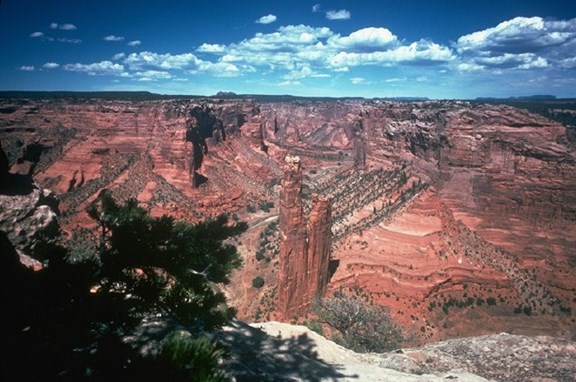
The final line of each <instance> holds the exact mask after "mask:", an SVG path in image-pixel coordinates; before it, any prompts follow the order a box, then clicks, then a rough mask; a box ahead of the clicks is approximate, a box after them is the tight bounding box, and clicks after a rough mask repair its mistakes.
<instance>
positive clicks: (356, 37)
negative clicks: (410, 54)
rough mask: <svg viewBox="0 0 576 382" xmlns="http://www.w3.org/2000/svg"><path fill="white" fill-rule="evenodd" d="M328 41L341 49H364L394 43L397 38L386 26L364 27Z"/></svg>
mask: <svg viewBox="0 0 576 382" xmlns="http://www.w3.org/2000/svg"><path fill="white" fill-rule="evenodd" d="M328 42H329V43H330V44H334V45H335V46H337V47H339V48H343V49H349V50H350V49H351V50H361V51H365V50H377V49H381V48H386V47H389V46H390V45H393V44H396V43H397V42H398V38H397V37H396V36H395V35H393V34H392V32H390V31H389V30H388V29H386V28H364V29H360V30H357V31H355V32H352V33H351V34H350V35H349V36H345V37H340V36H339V35H338V36H333V37H331V38H330V39H329V40H328Z"/></svg>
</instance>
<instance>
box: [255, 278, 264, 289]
mask: <svg viewBox="0 0 576 382" xmlns="http://www.w3.org/2000/svg"><path fill="white" fill-rule="evenodd" d="M252 286H253V287H254V288H258V289H260V288H262V287H263V286H264V279H263V278H262V277H260V276H257V277H255V278H254V279H252Z"/></svg>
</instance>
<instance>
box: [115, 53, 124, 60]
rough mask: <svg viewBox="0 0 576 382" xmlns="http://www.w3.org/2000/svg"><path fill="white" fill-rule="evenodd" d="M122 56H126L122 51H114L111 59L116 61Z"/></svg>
mask: <svg viewBox="0 0 576 382" xmlns="http://www.w3.org/2000/svg"><path fill="white" fill-rule="evenodd" d="M124 57H126V54H124V53H116V54H115V55H114V56H112V59H113V60H114V61H118V60H121V59H123V58H124Z"/></svg>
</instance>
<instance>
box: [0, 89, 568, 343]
mask: <svg viewBox="0 0 576 382" xmlns="http://www.w3.org/2000/svg"><path fill="white" fill-rule="evenodd" d="M132 96H136V97H137V98H138V99H137V100H133V99H131V97H130V94H122V95H121V96H120V95H117V97H116V98H115V97H114V95H110V94H108V95H106V94H85V95H84V96H78V95H76V96H72V95H70V94H62V95H59V96H57V95H53V96H47V95H44V96H42V95H39V96H37V97H15V96H14V97H6V98H2V99H0V141H1V145H2V146H1V147H2V151H3V152H4V153H5V156H0V181H2V182H4V180H5V179H6V177H7V176H9V175H8V174H12V175H14V176H16V175H17V176H23V177H25V176H27V175H28V174H30V175H31V176H32V177H33V178H34V180H35V181H36V182H37V183H38V184H39V185H40V186H41V187H42V188H47V189H51V190H53V191H54V192H55V193H56V194H57V195H58V198H59V199H60V206H59V207H60V211H61V215H60V217H59V220H60V223H61V225H62V227H63V229H64V230H65V231H66V232H71V230H73V229H74V228H75V227H77V226H84V227H88V228H90V227H91V226H92V225H93V222H92V221H91V219H89V218H88V216H87V214H86V212H85V211H86V206H87V205H88V204H89V203H90V202H91V201H92V200H94V198H95V197H96V195H98V193H99V192H100V190H102V189H104V188H106V189H110V190H111V192H112V193H113V195H114V196H115V197H116V198H118V199H121V200H124V199H127V198H129V197H135V198H137V199H138V200H139V201H140V203H141V205H143V206H144V207H146V208H147V209H149V210H150V211H151V213H152V214H153V215H161V214H164V213H167V214H170V215H172V216H175V217H176V218H181V219H186V220H189V221H198V220H201V219H205V218H206V217H210V216H216V215H218V214H220V213H228V214H229V215H230V216H231V218H233V219H238V220H245V221H247V222H248V223H249V225H250V228H249V230H248V231H247V232H246V233H245V234H244V235H243V236H242V237H241V238H240V240H239V242H237V243H236V245H238V246H239V249H240V251H241V252H242V254H243V256H244V260H245V261H244V267H243V268H242V269H241V270H240V271H239V272H238V273H237V274H236V275H235V276H234V277H233V280H232V283H231V285H229V286H226V287H225V290H226V293H227V295H228V297H229V299H230V300H231V303H232V304H233V305H235V306H237V308H238V315H239V317H240V318H242V319H244V320H247V321H258V320H265V319H268V318H270V317H273V316H274V314H280V316H281V318H283V319H286V320H291V319H293V318H294V317H297V318H298V319H299V320H300V321H304V320H306V319H307V318H306V317H307V316H306V312H307V309H308V307H309V304H310V301H312V299H313V298H314V297H315V295H317V294H325V295H326V294H330V293H332V292H333V291H335V290H338V289H340V288H348V287H353V286H359V287H361V288H362V290H363V293H364V294H365V296H364V297H365V298H366V299H367V301H370V302H371V303H375V304H382V305H385V306H387V307H389V309H390V313H391V315H392V317H393V318H394V319H395V320H396V321H397V322H398V323H400V324H401V325H402V327H403V328H404V329H405V331H406V332H409V333H410V334H411V335H412V337H413V338H414V341H415V342H427V341H432V340H437V339H445V338H450V337H458V336H468V335H477V334H486V333H496V332H502V331H507V332H511V333H518V334H553V335H561V336H566V337H570V336H574V335H575V334H576V329H575V324H574V322H575V318H574V317H575V316H574V314H576V299H575V298H574V291H576V279H575V278H574V277H573V275H574V272H575V267H576V235H574V233H576V151H575V149H576V141H575V139H574V137H575V136H576V134H575V133H574V131H573V129H569V128H567V127H566V126H564V125H562V124H561V123H559V122H555V121H553V120H551V119H548V118H546V117H544V116H542V115H538V114H533V113H530V112H528V111H526V110H524V109H518V108H515V107H511V106H506V105H502V104H498V103H497V102H493V101H491V102H490V103H480V102H464V101H415V100H409V101H408V100H406V101H403V102H399V101H390V100H363V99H346V100H321V99H314V100H309V99H294V98H291V97H271V98H268V99H265V98H264V99H259V100H254V99H248V98H243V97H240V96H238V97H237V98H235V97H232V95H228V94H226V97H225V99H217V98H209V99H206V98H201V97H199V98H194V97H188V98H186V99H183V98H179V99H170V97H167V96H163V97H155V96H154V95H151V94H149V93H138V94H136V95H132ZM228 96H230V97H228ZM532 101H533V102H536V101H534V100H532ZM532 101H531V100H522V105H527V107H529V106H530V105H531V104H530V102H532ZM552 101H553V100H546V102H552ZM558 102H560V101H559V100H558ZM546 107H548V106H546ZM535 109H536V108H535ZM568 109H569V108H568V107H560V106H558V107H552V106H550V107H549V108H548V109H546V115H547V116H552V117H554V116H560V117H561V118H559V120H560V119H561V120H563V121H568V122H564V123H565V124H566V125H567V126H569V125H574V123H573V122H570V118H573V117H574V116H573V114H570V113H569V112H567V111H566V110H568ZM288 155H289V156H290V157H291V158H294V157H298V158H299V161H298V162H297V163H296V161H294V160H293V161H291V162H290V161H289V163H286V162H285V158H286V156H288ZM286 166H288V167H290V168H292V170H290V171H288V170H286V169H285V167H286ZM296 167H297V168H296ZM12 175H10V176H12ZM326 259H328V269H326V264H327V263H326ZM258 278H261V279H262V280H263V281H264V283H263V285H262V283H261V282H259V283H256V284H254V283H253V281H254V280H256V279H257V280H260V279H258ZM254 285H258V287H256V286H254ZM279 312H280V313H279Z"/></svg>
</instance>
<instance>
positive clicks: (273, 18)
mask: <svg viewBox="0 0 576 382" xmlns="http://www.w3.org/2000/svg"><path fill="white" fill-rule="evenodd" d="M274 21H276V15H272V14H270V15H266V16H262V17H260V18H259V19H258V20H256V23H257V24H271V23H273V22H274Z"/></svg>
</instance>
